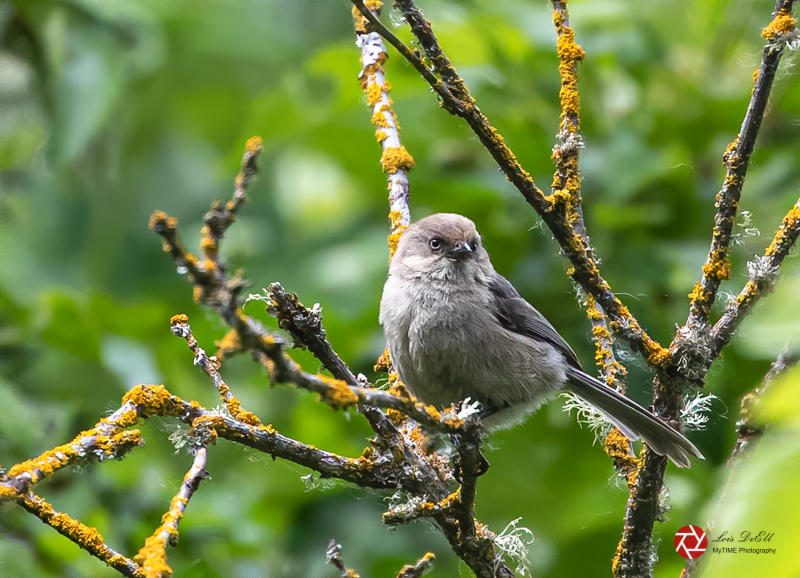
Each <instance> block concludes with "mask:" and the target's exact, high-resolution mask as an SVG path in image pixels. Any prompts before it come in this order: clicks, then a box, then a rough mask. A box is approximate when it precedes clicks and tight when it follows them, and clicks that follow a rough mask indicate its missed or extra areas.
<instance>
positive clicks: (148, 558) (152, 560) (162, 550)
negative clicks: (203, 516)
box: [134, 445, 208, 576]
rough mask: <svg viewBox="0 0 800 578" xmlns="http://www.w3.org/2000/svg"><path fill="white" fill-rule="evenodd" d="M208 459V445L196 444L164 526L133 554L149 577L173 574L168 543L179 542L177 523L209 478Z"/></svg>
mask: <svg viewBox="0 0 800 578" xmlns="http://www.w3.org/2000/svg"><path fill="white" fill-rule="evenodd" d="M206 461H207V451H206V447H205V445H196V446H195V447H194V460H193V462H192V467H191V468H189V471H188V472H186V475H185V476H184V478H183V482H181V487H180V489H179V490H178V493H177V494H175V497H174V498H172V501H171V502H170V504H169V510H168V511H167V513H166V514H164V516H163V517H162V518H161V525H160V526H159V527H158V528H156V531H155V532H153V535H152V536H150V537H148V538H147V539H146V540H145V542H144V546H142V548H141V550H139V552H138V553H137V554H136V556H135V557H134V560H136V562H138V564H139V565H140V566H141V568H142V569H143V570H144V571H145V573H146V574H147V575H148V576H171V575H172V569H171V568H170V567H169V566H168V565H167V545H170V546H177V545H178V523H179V522H180V521H181V519H182V518H183V514H184V512H185V511H186V506H187V505H188V503H189V500H190V499H191V498H192V495H193V494H194V492H195V490H197V487H198V486H199V485H200V482H201V481H202V480H204V479H206V478H207V477H208V473H207V472H206Z"/></svg>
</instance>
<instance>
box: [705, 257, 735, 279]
mask: <svg viewBox="0 0 800 578" xmlns="http://www.w3.org/2000/svg"><path fill="white" fill-rule="evenodd" d="M703 274H704V275H705V276H706V277H708V278H711V279H716V280H718V281H721V280H723V279H729V278H730V276H731V262H730V261H729V260H728V257H727V255H726V254H725V251H722V250H716V251H714V252H713V253H712V255H711V258H710V260H709V261H708V262H707V263H705V264H704V265H703Z"/></svg>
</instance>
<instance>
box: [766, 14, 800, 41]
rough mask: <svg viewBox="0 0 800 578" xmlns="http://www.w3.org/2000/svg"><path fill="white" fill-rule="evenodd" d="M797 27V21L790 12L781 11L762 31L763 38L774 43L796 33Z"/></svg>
mask: <svg viewBox="0 0 800 578" xmlns="http://www.w3.org/2000/svg"><path fill="white" fill-rule="evenodd" d="M796 27H797V21H796V20H795V19H794V17H793V16H792V15H791V13H790V12H789V11H788V10H780V11H778V13H777V14H776V15H775V18H773V19H772V22H770V23H769V24H767V25H766V26H765V27H764V29H763V30H762V31H761V37H762V38H765V39H767V40H769V41H770V42H774V41H775V40H779V39H780V38H781V37H783V36H785V35H787V34H790V33H791V32H794V30H795V28H796Z"/></svg>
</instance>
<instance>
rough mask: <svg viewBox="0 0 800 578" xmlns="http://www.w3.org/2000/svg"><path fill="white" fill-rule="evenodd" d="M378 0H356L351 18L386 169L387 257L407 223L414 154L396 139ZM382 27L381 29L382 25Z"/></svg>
mask: <svg viewBox="0 0 800 578" xmlns="http://www.w3.org/2000/svg"><path fill="white" fill-rule="evenodd" d="M381 6H382V2H381V1H380V0H368V1H367V3H366V4H364V3H363V2H359V3H357V4H356V5H355V6H354V7H353V18H354V20H355V29H356V36H357V39H356V44H357V45H358V47H359V48H361V67H362V68H361V73H360V74H359V79H360V80H361V88H362V90H363V91H364V94H365V95H366V97H367V106H369V107H370V109H371V110H372V124H373V125H374V126H375V138H376V139H377V140H378V142H379V143H380V144H381V150H382V151H383V154H382V155H381V166H382V167H383V171H384V172H385V173H386V180H387V183H388V189H389V221H390V223H391V230H390V231H389V237H388V242H389V257H390V258H391V256H392V255H394V252H395V250H396V249H397V243H398V241H399V240H400V235H402V234H403V231H405V230H406V229H407V228H408V226H409V225H410V224H411V214H410V211H409V208H408V171H410V170H411V169H412V168H414V158H413V157H412V156H411V154H409V152H408V151H407V150H406V148H405V147H404V146H403V144H402V143H401V141H400V129H399V127H398V125H397V117H396V116H395V113H394V110H393V108H392V104H393V103H392V99H391V97H390V94H389V91H390V90H391V87H390V86H389V83H388V81H387V80H386V73H385V71H384V69H383V63H384V62H385V61H386V59H387V58H388V57H389V55H388V53H387V52H386V46H385V45H384V43H383V39H382V38H381V34H380V33H379V32H378V31H376V29H375V25H376V23H377V25H378V26H381V27H382V25H381V24H380V21H378V19H377V13H379V12H380V9H381ZM384 30H385V29H384Z"/></svg>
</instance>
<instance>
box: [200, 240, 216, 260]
mask: <svg viewBox="0 0 800 578" xmlns="http://www.w3.org/2000/svg"><path fill="white" fill-rule="evenodd" d="M200 247H202V249H203V253H205V254H206V256H207V257H208V258H210V259H213V258H215V257H216V256H217V252H218V251H219V245H217V242H216V241H215V240H214V239H212V238H211V237H203V238H202V239H201V240H200Z"/></svg>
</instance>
